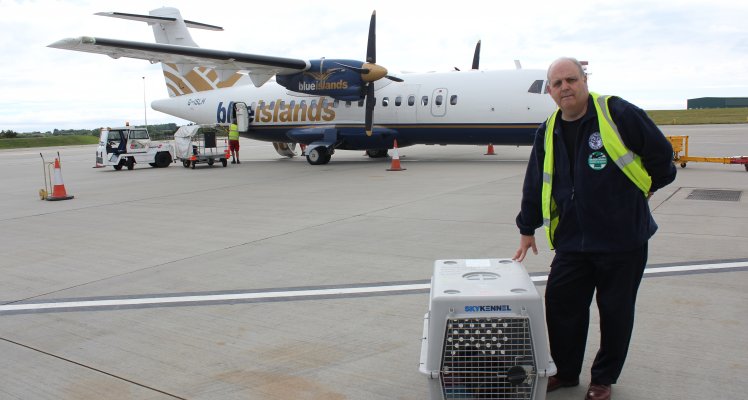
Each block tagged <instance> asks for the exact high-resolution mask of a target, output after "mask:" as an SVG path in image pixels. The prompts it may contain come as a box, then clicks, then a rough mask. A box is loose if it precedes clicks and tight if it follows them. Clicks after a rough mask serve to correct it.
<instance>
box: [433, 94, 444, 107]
mask: <svg viewBox="0 0 748 400" xmlns="http://www.w3.org/2000/svg"><path fill="white" fill-rule="evenodd" d="M443 101H444V96H442V95H438V96H436V99H434V103H435V104H436V105H437V106H440V105H442V102H443Z"/></svg>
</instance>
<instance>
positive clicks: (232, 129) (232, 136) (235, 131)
mask: <svg viewBox="0 0 748 400" xmlns="http://www.w3.org/2000/svg"><path fill="white" fill-rule="evenodd" d="M229 140H239V126H238V125H237V124H231V125H229Z"/></svg>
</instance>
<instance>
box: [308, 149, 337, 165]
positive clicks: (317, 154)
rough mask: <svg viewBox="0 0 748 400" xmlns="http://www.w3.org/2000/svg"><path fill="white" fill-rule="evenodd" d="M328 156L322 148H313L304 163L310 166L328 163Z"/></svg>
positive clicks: (330, 155)
mask: <svg viewBox="0 0 748 400" xmlns="http://www.w3.org/2000/svg"><path fill="white" fill-rule="evenodd" d="M331 157H332V154H330V153H329V152H328V151H327V149H326V148H325V147H323V146H320V147H315V148H313V149H312V150H311V151H309V154H307V155H306V161H307V162H308V163H309V164H312V165H322V164H327V163H329V162H330V158H331Z"/></svg>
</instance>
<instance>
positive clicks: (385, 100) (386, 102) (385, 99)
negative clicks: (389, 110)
mask: <svg viewBox="0 0 748 400" xmlns="http://www.w3.org/2000/svg"><path fill="white" fill-rule="evenodd" d="M389 104H390V98H389V97H385V98H383V99H382V107H387V106H388V105H389Z"/></svg>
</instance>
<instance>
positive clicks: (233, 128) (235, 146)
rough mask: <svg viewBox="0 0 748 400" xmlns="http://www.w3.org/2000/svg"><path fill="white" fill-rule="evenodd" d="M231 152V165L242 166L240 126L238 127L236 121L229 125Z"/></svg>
mask: <svg viewBox="0 0 748 400" xmlns="http://www.w3.org/2000/svg"><path fill="white" fill-rule="evenodd" d="M229 150H230V151H231V163H232V164H241V163H242V162H241V161H239V126H238V125H236V121H232V122H231V125H229Z"/></svg>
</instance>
